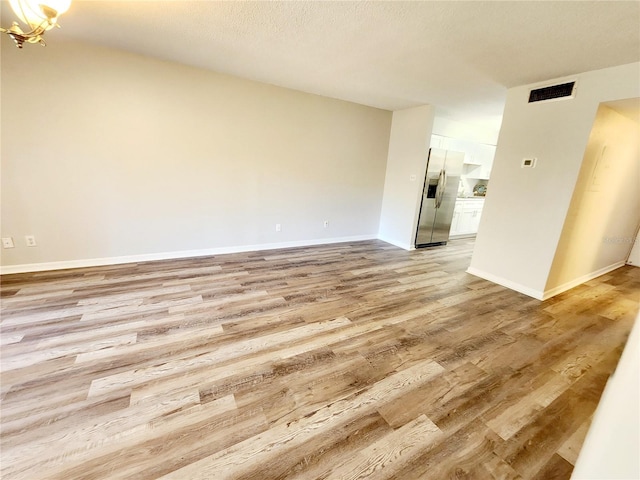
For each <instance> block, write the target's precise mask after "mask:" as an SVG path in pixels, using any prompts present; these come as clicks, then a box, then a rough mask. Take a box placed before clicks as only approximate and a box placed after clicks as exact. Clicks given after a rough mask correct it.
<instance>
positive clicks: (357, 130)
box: [1, 41, 391, 272]
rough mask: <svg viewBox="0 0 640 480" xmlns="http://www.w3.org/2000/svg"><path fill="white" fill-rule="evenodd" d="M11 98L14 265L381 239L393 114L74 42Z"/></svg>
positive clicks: (7, 204) (42, 62)
mask: <svg viewBox="0 0 640 480" xmlns="http://www.w3.org/2000/svg"><path fill="white" fill-rule="evenodd" d="M1 94H2V97H1V99H2V117H3V122H2V126H1V128H2V130H1V139H2V146H1V154H2V237H6V236H12V237H13V238H14V240H16V243H17V246H16V248H14V249H9V250H6V249H5V250H3V251H2V265H3V266H4V267H7V266H14V269H13V270H16V269H18V270H19V269H20V268H23V269H27V270H28V269H29V267H28V266H29V265H31V266H32V267H33V266H34V264H38V265H35V266H36V267H42V265H39V264H42V263H47V265H48V267H55V266H59V265H58V264H51V263H50V262H63V263H62V264H60V265H66V264H68V262H70V261H76V262H77V261H83V260H86V259H101V258H104V257H108V258H115V257H123V256H124V257H127V258H129V257H130V256H140V255H142V256H144V255H147V256H149V255H158V256H159V257H162V256H163V255H164V256H168V257H171V256H172V255H178V253H179V252H183V253H184V252H185V251H186V252H187V253H188V254H191V253H195V254H197V253H202V252H206V251H211V249H216V248H230V249H234V248H239V249H242V248H249V249H251V248H253V247H252V246H260V247H264V246H274V245H290V244H306V243H319V242H320V243H321V242H325V241H335V240H340V239H352V238H373V237H376V235H377V232H378V225H379V218H380V209H381V204H382V193H383V185H384V178H385V168H386V159H387V152H388V142H389V132H390V126H391V112H388V111H384V110H379V109H374V108H370V107H365V106H361V105H356V104H352V103H348V102H344V101H339V100H334V99H329V98H325V97H320V96H316V95H311V94H306V93H301V92H297V91H293V90H288V89H284V88H278V87H274V86H270V85H266V84H261V83H257V82H251V81H248V80H242V79H239V78H235V77H231V76H226V75H221V74H217V73H213V72H209V71H205V70H200V69H196V68H191V67H187V66H183V65H179V64H174V63H168V62H163V61H159V60H155V59H151V58H147V57H142V56H138V55H134V54H130V53H125V52H121V51H117V50H110V49H106V48H101V47H96V46H89V45H85V44H75V43H62V42H55V44H51V45H49V46H47V47H46V48H40V47H33V46H31V48H25V49H24V50H23V51H19V50H18V49H16V48H15V47H14V46H13V45H12V43H11V42H9V41H3V42H2V92H1ZM324 220H329V222H330V223H329V228H326V229H325V228H324V227H323V221H324ZM276 223H280V224H281V225H282V231H281V232H276V231H275V224H276ZM24 235H35V236H36V239H37V242H38V246H37V247H32V248H27V247H26V246H25V245H24ZM165 254H166V255H165ZM144 258H147V257H144ZM64 262H67V263H64ZM98 263H99V262H98ZM16 265H23V266H24V265H27V267H20V268H18V267H15V266H16ZM3 271H4V272H7V271H12V270H11V269H10V268H4V269H3Z"/></svg>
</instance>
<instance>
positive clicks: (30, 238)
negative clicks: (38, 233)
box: [24, 235, 37, 247]
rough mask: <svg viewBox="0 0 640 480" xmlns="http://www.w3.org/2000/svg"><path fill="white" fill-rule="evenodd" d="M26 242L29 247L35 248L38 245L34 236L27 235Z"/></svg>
mask: <svg viewBox="0 0 640 480" xmlns="http://www.w3.org/2000/svg"><path fill="white" fill-rule="evenodd" d="M24 241H25V242H26V243H27V247H35V246H36V245H37V244H36V237H34V236H33V235H25V237H24Z"/></svg>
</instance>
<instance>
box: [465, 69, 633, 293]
mask: <svg viewBox="0 0 640 480" xmlns="http://www.w3.org/2000/svg"><path fill="white" fill-rule="evenodd" d="M639 74H640V64H638V63H633V64H629V65H622V66H619V67H612V68H607V69H603V70H597V71H592V72H586V73H583V74H579V75H575V76H572V77H569V78H564V79H555V80H550V81H549V82H545V83H544V84H535V85H525V86H521V87H515V88H512V89H510V90H509V91H508V92H507V102H506V105H505V110H504V118H503V122H502V128H501V130H500V136H499V138H498V144H497V148H496V156H495V160H494V164H493V169H492V171H491V188H490V189H489V190H488V192H487V197H486V200H485V206H484V209H483V213H482V218H481V221H480V228H479V231H478V235H477V237H476V245H475V249H474V253H473V257H472V260H471V267H470V268H469V272H470V273H473V274H475V275H478V276H480V277H483V278H486V279H488V280H491V281H494V282H496V283H500V284H502V285H505V286H508V287H510V288H513V289H515V290H518V291H520V292H523V293H526V294H527V295H531V296H534V297H536V298H542V297H543V296H544V294H545V286H546V284H547V280H548V277H549V273H550V269H551V265H552V263H553V259H554V256H555V253H556V249H557V247H558V243H559V240H560V236H561V233H562V229H563V226H564V223H565V219H566V217H567V212H568V210H569V204H570V202H571V198H572V195H573V191H574V187H575V185H576V182H577V179H578V174H579V172H580V167H581V165H582V159H583V156H584V152H585V148H586V146H587V142H588V139H589V135H590V132H591V128H592V126H593V122H594V120H595V117H596V112H597V110H598V107H599V105H600V103H601V102H607V101H613V100H620V99H626V98H635V97H638V96H640V83H638V75H639ZM565 80H577V82H578V83H577V94H576V96H575V98H574V99H571V100H561V101H552V102H541V103H537V104H528V103H527V100H528V96H529V92H530V90H531V88H535V87H539V86H544V85H549V84H552V83H561V82H562V81H565ZM531 157H534V158H537V159H538V161H537V164H536V168H533V169H530V168H521V163H522V159H523V158H531Z"/></svg>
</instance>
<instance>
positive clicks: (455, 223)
mask: <svg viewBox="0 0 640 480" xmlns="http://www.w3.org/2000/svg"><path fill="white" fill-rule="evenodd" d="M462 206H463V202H462V201H460V200H457V201H456V206H455V207H454V208H453V219H452V220H451V229H450V230H449V235H460V232H459V230H460V226H459V225H460V214H461V213H462Z"/></svg>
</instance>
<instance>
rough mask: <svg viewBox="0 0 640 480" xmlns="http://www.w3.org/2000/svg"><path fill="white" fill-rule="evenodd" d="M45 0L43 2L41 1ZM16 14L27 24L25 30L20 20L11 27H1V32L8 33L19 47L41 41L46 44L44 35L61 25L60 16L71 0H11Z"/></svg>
mask: <svg viewBox="0 0 640 480" xmlns="http://www.w3.org/2000/svg"><path fill="white" fill-rule="evenodd" d="M41 2H43V3H41ZM9 4H10V5H11V8H12V9H13V11H14V12H15V14H16V16H17V17H18V18H19V19H20V20H22V22H23V23H24V24H25V25H26V26H27V28H26V30H27V31H23V30H22V28H21V27H20V24H18V22H13V24H12V25H11V27H9V28H2V27H0V33H6V34H7V35H9V36H10V37H11V38H12V39H13V41H14V42H15V44H16V46H17V47H18V48H22V45H23V44H24V43H25V42H26V43H39V44H40V45H42V46H45V45H46V44H45V43H44V40H43V39H42V35H44V32H46V31H47V30H51V29H52V28H53V27H59V26H60V25H58V17H59V16H60V15H61V14H63V13H64V12H66V11H67V10H68V9H69V6H70V5H71V0H9Z"/></svg>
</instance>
